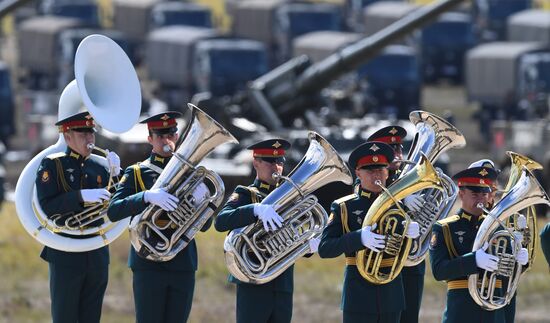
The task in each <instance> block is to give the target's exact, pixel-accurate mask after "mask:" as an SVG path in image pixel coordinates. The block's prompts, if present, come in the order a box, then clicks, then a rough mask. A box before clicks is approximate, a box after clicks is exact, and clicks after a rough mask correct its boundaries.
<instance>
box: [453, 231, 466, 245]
mask: <svg viewBox="0 0 550 323" xmlns="http://www.w3.org/2000/svg"><path fill="white" fill-rule="evenodd" d="M465 233H466V231H456V232H455V234H456V235H457V236H458V242H460V243H462V242H464V237H463V235H464V234H465Z"/></svg>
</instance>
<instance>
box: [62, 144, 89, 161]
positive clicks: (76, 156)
mask: <svg viewBox="0 0 550 323" xmlns="http://www.w3.org/2000/svg"><path fill="white" fill-rule="evenodd" d="M65 154H67V156H68V157H70V158H72V159H75V160H76V161H78V162H80V161H83V160H84V159H86V158H84V157H82V155H81V154H79V153H77V152H76V151H74V150H72V149H71V148H69V147H67V150H66V151H65Z"/></svg>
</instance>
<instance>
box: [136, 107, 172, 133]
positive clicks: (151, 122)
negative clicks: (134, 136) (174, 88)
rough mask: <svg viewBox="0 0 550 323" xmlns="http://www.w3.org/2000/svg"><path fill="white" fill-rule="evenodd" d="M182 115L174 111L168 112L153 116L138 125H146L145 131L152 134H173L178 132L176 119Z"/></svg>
mask: <svg viewBox="0 0 550 323" xmlns="http://www.w3.org/2000/svg"><path fill="white" fill-rule="evenodd" d="M181 117H182V114H181V113H179V112H176V111H168V112H163V113H159V114H155V115H154V116H151V117H149V118H146V119H144V120H141V121H140V122H139V123H142V124H143V123H146V124H147V129H148V130H149V131H151V132H152V133H156V134H166V133H175V132H177V131H178V127H177V126H178V123H177V120H176V119H177V118H181Z"/></svg>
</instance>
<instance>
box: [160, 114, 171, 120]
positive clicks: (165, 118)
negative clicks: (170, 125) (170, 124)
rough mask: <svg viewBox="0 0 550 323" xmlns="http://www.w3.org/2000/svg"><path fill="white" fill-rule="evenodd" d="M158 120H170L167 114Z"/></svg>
mask: <svg viewBox="0 0 550 323" xmlns="http://www.w3.org/2000/svg"><path fill="white" fill-rule="evenodd" d="M160 119H161V120H168V119H170V117H169V116H168V115H167V114H165V115H163V116H162V117H160Z"/></svg>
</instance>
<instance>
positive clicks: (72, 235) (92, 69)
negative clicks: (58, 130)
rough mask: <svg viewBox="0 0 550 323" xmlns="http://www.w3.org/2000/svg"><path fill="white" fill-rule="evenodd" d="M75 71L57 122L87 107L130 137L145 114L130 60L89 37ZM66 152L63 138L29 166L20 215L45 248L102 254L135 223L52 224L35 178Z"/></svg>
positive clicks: (18, 195)
mask: <svg viewBox="0 0 550 323" xmlns="http://www.w3.org/2000/svg"><path fill="white" fill-rule="evenodd" d="M74 70H75V80H73V81H71V82H70V83H69V84H68V85H67V86H66V87H65V89H64V90H63V93H62V94H61V97H60V99H59V112H58V120H62V119H65V118H67V117H69V116H71V115H73V114H76V113H77V112H78V111H79V110H80V109H81V108H82V107H86V109H87V110H88V111H89V112H90V113H91V114H92V116H93V117H94V119H95V121H96V122H97V123H98V124H99V125H101V127H103V128H105V129H107V130H109V131H112V132H115V133H123V132H126V131H128V130H130V129H131V128H132V127H133V126H134V125H135V124H136V123H137V120H138V118H139V115H140V111H141V90H140V84H139V80H138V77H137V74H136V71H135V70H134V67H133V65H132V63H131V62H130V59H129V58H128V56H126V53H124V51H123V50H122V48H120V46H118V45H117V44H116V43H115V42H114V41H113V40H112V39H110V38H108V37H105V36H103V35H90V36H88V37H86V38H84V39H83V40H82V42H81V43H80V45H79V46H78V49H77V51H76V55H75V63H74ZM66 149H67V144H66V143H65V139H64V137H63V134H60V135H59V139H58V140H57V142H56V143H55V144H54V145H52V146H50V147H48V148H46V149H45V150H43V151H42V152H40V153H39V154H38V155H36V156H35V157H34V158H33V159H32V160H31V161H30V162H29V163H28V164H27V166H25V169H24V170H23V172H22V173H21V175H20V177H19V180H18V181H17V186H16V188H15V206H16V210H17V214H18V216H19V220H20V221H21V224H22V225H23V227H24V228H25V230H26V231H27V232H28V233H29V234H30V235H31V236H32V237H34V238H35V239H36V240H38V242H40V243H41V244H43V245H46V246H48V247H51V248H54V249H58V250H63V251H69V252H82V251H89V250H94V249H98V248H100V247H103V246H105V245H108V244H109V243H111V242H112V241H113V240H115V239H116V238H117V237H118V236H119V235H120V234H121V233H122V232H123V231H124V230H125V229H126V228H127V227H128V223H129V221H130V220H129V219H125V220H122V221H118V222H116V223H112V222H110V221H109V219H108V218H107V216H104V217H103V219H104V223H103V224H102V225H100V226H98V227H93V228H85V229H82V228H81V229H78V230H70V229H67V228H61V229H60V228H59V227H58V226H57V225H56V224H54V223H53V222H52V220H50V219H48V217H47V216H46V214H45V213H44V212H43V210H42V208H41V207H40V204H39V202H38V199H37V195H36V187H35V179H36V174H37V170H38V167H39V166H40V163H41V162H42V159H44V158H45V157H46V156H48V155H51V154H54V153H58V152H64V151H66ZM90 158H94V159H96V160H97V161H99V162H100V163H101V164H103V165H104V166H105V167H106V168H108V165H107V160H106V159H105V158H103V157H101V156H98V155H93V154H92V155H91V157H90ZM58 233H63V235H61V234H58ZM82 236H85V237H82Z"/></svg>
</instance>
